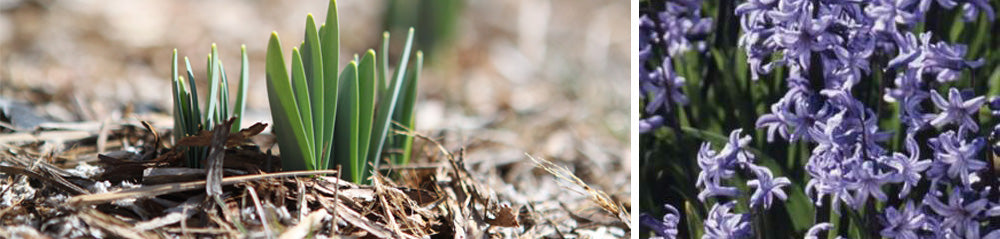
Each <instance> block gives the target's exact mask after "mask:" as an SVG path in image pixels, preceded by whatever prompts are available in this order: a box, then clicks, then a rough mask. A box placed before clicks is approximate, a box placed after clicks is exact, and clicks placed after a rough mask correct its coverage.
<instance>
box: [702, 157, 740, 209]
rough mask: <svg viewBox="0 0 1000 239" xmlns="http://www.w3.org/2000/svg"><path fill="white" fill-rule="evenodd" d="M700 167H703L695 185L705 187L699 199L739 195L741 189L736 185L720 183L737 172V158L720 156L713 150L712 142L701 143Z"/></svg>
mask: <svg viewBox="0 0 1000 239" xmlns="http://www.w3.org/2000/svg"><path fill="white" fill-rule="evenodd" d="M698 167H700V168H701V172H700V173H698V179H697V181H696V182H695V185H696V186H698V187H704V189H703V190H702V191H701V192H699V193H698V199H700V200H701V201H702V202H704V201H705V200H706V199H707V198H708V197H712V196H729V197H732V196H736V195H739V190H737V189H736V188H735V187H724V186H722V185H720V184H721V183H722V182H721V181H722V179H729V178H732V177H733V176H734V175H735V174H736V160H731V158H730V159H727V158H722V157H719V156H718V154H717V153H716V152H715V151H714V150H712V145H711V144H709V143H704V144H702V145H701V149H700V150H698Z"/></svg>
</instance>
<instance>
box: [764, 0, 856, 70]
mask: <svg viewBox="0 0 1000 239" xmlns="http://www.w3.org/2000/svg"><path fill="white" fill-rule="evenodd" d="M785 2H801V3H791V4H788V5H786V6H788V7H781V5H782V4H784V3H785ZM814 7H815V6H813V4H812V2H811V1H803V0H795V1H782V2H781V3H779V8H781V11H773V12H771V17H773V18H775V19H776V20H779V21H789V22H795V23H797V24H789V25H787V26H784V27H779V28H778V31H777V32H776V34H775V35H774V36H772V38H773V39H774V40H773V41H774V42H775V43H777V46H779V47H782V48H784V51H783V52H784V56H785V58H784V59H785V60H786V61H789V62H795V63H797V64H796V65H797V66H799V67H802V68H804V69H809V64H810V60H811V58H812V52H814V51H822V50H825V49H827V48H828V47H830V46H832V45H839V44H841V43H842V42H843V39H842V38H841V37H840V36H838V35H836V34H833V33H831V32H829V31H827V28H828V27H830V25H831V24H832V23H833V21H834V18H833V15H824V14H820V15H819V16H818V18H816V19H813V8H814Z"/></svg>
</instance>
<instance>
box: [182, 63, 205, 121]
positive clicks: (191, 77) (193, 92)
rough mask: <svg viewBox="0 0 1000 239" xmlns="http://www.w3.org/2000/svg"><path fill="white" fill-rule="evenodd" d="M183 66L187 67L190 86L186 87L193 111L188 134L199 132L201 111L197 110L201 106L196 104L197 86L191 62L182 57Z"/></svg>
mask: <svg viewBox="0 0 1000 239" xmlns="http://www.w3.org/2000/svg"><path fill="white" fill-rule="evenodd" d="M184 65H185V66H187V75H188V80H189V81H190V83H191V84H190V85H188V87H189V89H190V90H189V91H190V92H191V109H193V110H194V111H193V113H194V114H193V115H191V119H192V120H191V121H190V122H193V124H192V125H190V126H191V127H192V128H191V131H189V132H197V131H199V130H201V124H202V123H203V122H202V121H201V109H199V108H198V107H200V105H201V104H199V103H198V87H196V86H197V85H198V84H197V83H195V80H194V71H193V70H191V61H189V60H188V58H187V57H184Z"/></svg>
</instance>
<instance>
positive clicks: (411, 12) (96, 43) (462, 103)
mask: <svg viewBox="0 0 1000 239" xmlns="http://www.w3.org/2000/svg"><path fill="white" fill-rule="evenodd" d="M326 6H327V1H301V0H299V1H278V0H253V1H231V0H219V1H196V0H181V1H133V0H102V1H96V0H72V1H54V0H3V1H0V101H4V102H8V104H10V102H16V103H19V104H22V103H23V105H26V106H27V107H28V108H29V109H30V110H31V111H33V112H34V113H35V114H37V115H38V116H40V117H42V118H44V119H46V120H50V121H57V122H60V121H104V120H111V121H116V120H122V119H141V120H151V119H157V117H164V116H166V115H169V114H170V111H169V110H168V109H171V108H172V106H171V104H172V103H171V101H170V87H169V86H170V81H169V75H170V54H171V50H172V49H174V48H177V50H178V52H179V55H180V56H181V57H183V56H187V57H189V58H191V59H192V60H193V61H195V62H201V61H203V59H204V57H205V56H206V55H207V54H208V52H209V49H210V46H211V44H212V43H216V44H218V47H219V53H220V55H221V59H222V60H223V61H224V62H228V65H230V72H229V74H230V75H231V76H234V74H236V73H235V72H237V70H238V67H237V66H238V61H239V49H240V45H241V44H246V47H247V50H248V53H249V56H250V66H251V70H250V74H251V82H250V86H249V91H250V93H249V94H250V97H249V99H248V101H247V108H248V111H249V116H248V117H247V119H245V121H254V122H255V121H263V122H269V121H270V120H271V119H270V116H269V109H268V105H267V97H266V95H267V94H266V89H265V84H264V74H263V69H264V55H265V50H266V46H265V44H266V42H267V38H268V35H269V34H270V32H271V31H276V32H278V34H279V35H280V36H281V38H282V39H281V40H282V41H281V42H282V44H284V45H283V48H284V49H290V48H291V47H292V46H293V44H294V45H295V46H297V45H298V43H299V42H300V41H301V40H302V35H303V34H304V32H303V28H304V25H305V16H306V14H307V13H313V14H314V16H315V17H316V18H317V19H323V18H325V12H326ZM338 6H339V8H340V11H339V13H340V27H341V54H342V55H341V56H340V57H341V62H342V63H344V62H345V61H346V60H347V59H350V58H352V55H351V54H354V53H362V52H364V50H366V49H368V48H376V47H377V46H379V44H380V41H381V34H382V32H383V30H385V29H391V31H392V47H391V49H392V50H391V53H392V54H391V55H390V59H392V60H390V62H391V63H394V62H396V61H397V59H398V55H396V54H395V53H397V52H398V51H399V50H400V49H401V48H402V41H403V40H404V39H405V29H406V28H407V27H410V26H413V27H415V28H416V30H417V31H416V32H417V36H416V37H417V44H418V47H417V49H421V50H423V51H424V52H425V55H426V56H427V58H428V59H427V62H425V66H424V70H423V75H422V77H421V79H420V85H419V90H418V91H419V94H420V95H419V102H418V106H417V110H416V114H417V123H416V124H417V127H418V130H419V131H421V132H424V133H427V134H430V135H434V136H437V137H440V138H441V139H442V140H444V141H446V143H449V145H452V146H453V147H457V146H461V145H466V146H470V147H471V146H473V145H490V147H483V149H481V150H469V152H468V153H469V155H467V158H468V159H478V160H488V161H495V162H516V163H505V164H502V165H503V167H502V168H501V169H499V171H502V172H500V173H498V174H496V175H498V176H500V177H502V178H503V180H502V181H498V182H497V183H498V185H512V186H513V188H512V189H514V190H517V191H523V190H525V189H526V188H531V190H530V191H536V190H538V191H540V192H541V193H540V194H539V193H535V194H522V195H526V197H527V198H521V199H516V198H515V199H514V201H530V200H532V199H542V198H546V197H551V196H553V195H549V194H560V193H561V192H560V191H563V190H547V191H545V190H542V189H546V188H551V187H557V189H558V188H560V187H563V186H565V185H563V186H559V185H556V184H554V183H553V182H549V181H551V180H549V181H544V182H539V181H536V180H535V179H532V178H533V177H530V176H531V175H535V176H539V175H544V172H541V170H537V169H533V168H534V165H533V164H531V163H530V161H528V160H526V157H525V155H524V154H525V153H530V154H531V155H533V156H538V157H543V158H546V159H550V160H553V161H556V162H559V163H560V164H564V165H568V166H569V167H570V168H571V169H572V170H574V171H575V173H576V174H577V175H579V176H580V177H581V178H582V179H584V180H585V181H587V182H588V183H591V184H593V185H594V186H597V187H599V188H601V189H603V190H605V191H607V192H608V193H610V194H612V195H613V196H614V197H615V198H618V199H620V200H622V201H624V202H628V198H629V196H628V193H629V189H628V188H629V186H628V185H629V181H630V179H631V177H630V176H629V175H630V173H629V166H628V165H629V163H628V155H629V152H628V138H629V136H628V135H629V117H628V109H629V100H628V99H629V87H628V85H629V84H628V82H629V81H628V80H627V79H628V77H629V67H628V66H629V64H628V62H629V61H628V59H629V53H628V50H629V37H628V36H629V20H628V19H629V17H628V16H629V15H628V13H629V10H628V9H629V2H628V1H600V0H512V1H486V0H478V1H454V0H441V1H431V0H426V1H360V0H359V1H347V0H343V1H339V2H338ZM387 13H389V14H387ZM286 54H287V52H286ZM342 65H343V64H342ZM194 69H195V71H196V73H195V74H196V75H204V74H205V73H204V71H205V69H204V67H203V66H199V64H195V65H194ZM198 83H199V85H201V87H200V88H202V89H204V87H205V82H204V80H201V81H199V82H198ZM231 83H232V85H231V87H233V88H235V86H236V85H235V83H236V82H235V81H233V82H231ZM206 91H207V90H202V91H201V92H203V93H204V92H206ZM203 97H204V96H203ZM8 117H9V116H8ZM167 119H169V118H167ZM29 124H30V123H29ZM29 126H30V125H29ZM417 158H419V157H417ZM492 165H498V164H492ZM482 170H486V171H489V170H493V171H494V172H495V171H497V169H482ZM512 175H513V176H512ZM518 175H527V176H529V177H526V179H524V180H521V179H519V178H520V177H522V176H518ZM546 185H548V186H546ZM507 187H509V186H507Z"/></svg>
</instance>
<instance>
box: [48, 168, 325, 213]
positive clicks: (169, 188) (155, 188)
mask: <svg viewBox="0 0 1000 239" xmlns="http://www.w3.org/2000/svg"><path fill="white" fill-rule="evenodd" d="M335 172H336V171H335V170H314V171H293V172H281V173H271V174H256V175H243V176H233V177H226V178H223V179H222V182H221V183H220V184H221V185H232V184H236V183H241V182H250V181H255V180H261V179H265V178H280V177H297V176H309V175H322V174H333V173H335ZM202 187H205V181H204V180H200V181H194V182H183V183H169V184H160V185H151V186H144V187H139V188H133V189H126V190H122V191H117V192H108V193H100V194H89V195H80V196H75V197H72V198H70V199H69V200H68V201H67V203H69V204H70V205H78V206H79V205H93V204H100V203H107V202H111V201H114V200H119V199H127V198H148V197H155V196H159V195H164V194H169V193H176V192H183V191H188V190H196V189H201V188H202Z"/></svg>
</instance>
